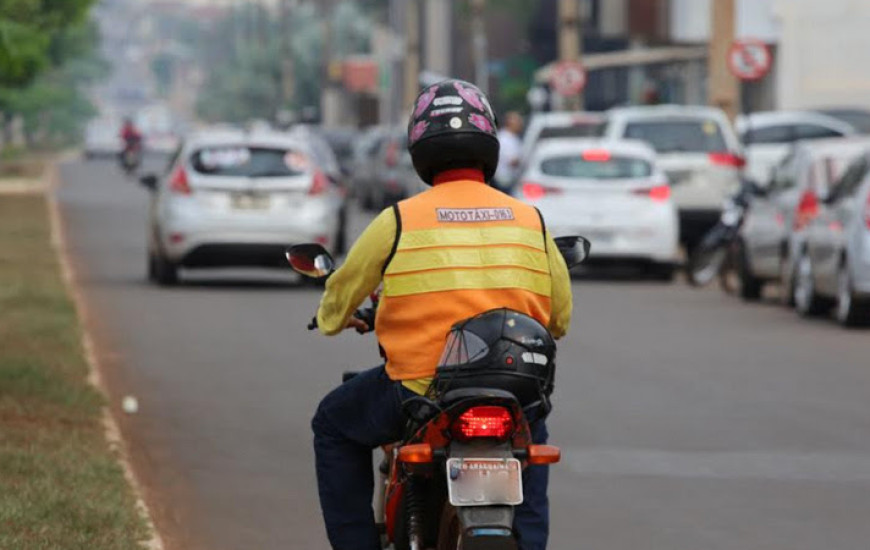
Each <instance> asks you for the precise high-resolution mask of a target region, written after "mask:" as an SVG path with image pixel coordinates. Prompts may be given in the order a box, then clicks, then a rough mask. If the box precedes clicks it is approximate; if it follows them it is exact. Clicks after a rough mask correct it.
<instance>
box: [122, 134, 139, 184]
mask: <svg viewBox="0 0 870 550" xmlns="http://www.w3.org/2000/svg"><path fill="white" fill-rule="evenodd" d="M141 164H142V140H133V141H130V142H128V143H127V144H126V145H125V146H124V150H123V151H121V168H122V169H123V170H124V173H125V174H127V175H128V176H129V175H131V174H133V173H134V172H136V170H138V169H139V166H140V165H141Z"/></svg>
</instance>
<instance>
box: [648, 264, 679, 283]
mask: <svg viewBox="0 0 870 550" xmlns="http://www.w3.org/2000/svg"><path fill="white" fill-rule="evenodd" d="M647 274H648V275H649V276H650V277H651V278H653V279H654V280H656V281H662V282H663V283H670V282H671V281H673V280H674V276H675V275H676V268H675V267H674V266H673V265H671V264H652V265H651V266H649V268H648V269H647Z"/></svg>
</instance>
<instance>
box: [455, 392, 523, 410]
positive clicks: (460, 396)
mask: <svg viewBox="0 0 870 550" xmlns="http://www.w3.org/2000/svg"><path fill="white" fill-rule="evenodd" d="M478 397H495V398H499V399H507V400H510V401H517V398H516V396H515V395H514V394H512V393H511V392H509V391H507V390H499V389H496V388H458V389H455V390H450V391H448V392H447V393H445V394H444V395H442V396H441V399H439V403H440V405H441V406H442V407H449V406H451V405H454V404H456V403H458V402H460V401H463V400H465V399H472V398H478Z"/></svg>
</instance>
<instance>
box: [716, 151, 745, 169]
mask: <svg viewBox="0 0 870 550" xmlns="http://www.w3.org/2000/svg"><path fill="white" fill-rule="evenodd" d="M709 158H710V162H711V163H713V164H715V165H716V166H730V167H732V168H743V167H744V166H746V159H744V158H743V157H741V156H738V155H735V154H733V153H727V152H725V153H710V155H709Z"/></svg>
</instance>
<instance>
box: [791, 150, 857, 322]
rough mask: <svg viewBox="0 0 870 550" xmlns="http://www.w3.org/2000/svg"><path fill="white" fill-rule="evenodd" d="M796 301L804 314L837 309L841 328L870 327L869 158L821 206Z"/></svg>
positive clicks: (801, 264)
mask: <svg viewBox="0 0 870 550" xmlns="http://www.w3.org/2000/svg"><path fill="white" fill-rule="evenodd" d="M794 296H795V307H796V308H797V310H798V312H799V313H801V314H804V315H813V314H820V313H823V312H825V311H826V310H827V309H828V308H829V307H831V306H835V316H836V318H837V320H838V321H839V322H840V323H841V324H843V325H846V326H852V325H866V324H868V323H870V152H865V153H864V154H862V155H861V156H859V157H858V158H857V159H856V160H855V161H854V162H853V163H852V164H851V165H850V166H849V168H848V169H847V170H846V172H845V174H843V177H842V178H840V180H839V181H838V182H837V183H836V184H835V185H834V186H833V188H832V189H831V191H830V193H829V194H828V195H827V196H826V197H824V199H823V200H822V201H821V202H820V203H819V205H818V209H817V212H816V214H815V216H813V217H812V220H811V221H810V222H809V224H808V226H807V231H806V246H805V247H804V249H803V250H802V251H801V254H800V256H799V257H798V259H797V277H796V281H795V293H794Z"/></svg>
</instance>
